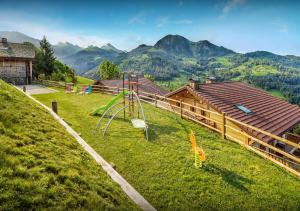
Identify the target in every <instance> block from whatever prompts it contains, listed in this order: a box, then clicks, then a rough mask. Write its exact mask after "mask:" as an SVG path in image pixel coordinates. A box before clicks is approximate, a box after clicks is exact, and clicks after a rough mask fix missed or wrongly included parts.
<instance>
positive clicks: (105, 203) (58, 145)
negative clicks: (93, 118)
mask: <svg viewBox="0 0 300 211" xmlns="http://www.w3.org/2000/svg"><path fill="white" fill-rule="evenodd" d="M42 209H52V210H70V209H89V210H91V209H98V210H104V209H116V210H119V209H128V210H131V209H136V207H135V205H133V204H132V203H131V201H130V200H129V199H128V198H127V197H126V196H125V194H124V193H123V192H122V191H121V189H120V187H119V186H118V185H116V184H115V183H114V182H112V180H111V179H110V178H109V177H108V176H107V174H106V173H105V172H104V171H103V170H102V169H101V167H100V166H99V165H98V164H97V163H96V162H95V161H94V160H93V159H92V158H91V157H90V156H89V155H88V154H87V153H86V152H85V151H84V150H83V149H82V148H81V146H80V145H79V144H78V143H77V142H76V141H75V140H74V139H73V138H72V137H71V136H70V135H69V134H68V133H67V132H66V130H65V129H64V128H63V127H62V126H61V125H60V124H59V123H57V122H56V121H55V120H54V118H53V117H52V116H51V115H50V114H49V113H48V112H47V111H46V110H45V109H43V108H41V107H40V106H38V105H36V104H35V103H33V102H32V101H31V100H29V99H28V98H27V97H25V96H24V95H23V94H22V93H20V92H19V91H17V90H16V89H14V88H13V87H11V86H9V85H7V84H5V83H4V82H3V81H1V80H0V210H42Z"/></svg>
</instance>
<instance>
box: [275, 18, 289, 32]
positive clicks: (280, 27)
mask: <svg viewBox="0 0 300 211" xmlns="http://www.w3.org/2000/svg"><path fill="white" fill-rule="evenodd" d="M272 25H273V26H274V27H275V30H276V31H278V32H280V33H282V34H288V33H289V26H288V24H286V23H285V22H283V21H282V20H277V21H275V22H273V23H272Z"/></svg>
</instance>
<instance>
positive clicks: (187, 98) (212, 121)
mask: <svg viewBox="0 0 300 211" xmlns="http://www.w3.org/2000/svg"><path fill="white" fill-rule="evenodd" d="M169 98H171V99H174V100H178V101H182V102H183V105H182V107H183V108H184V109H187V110H190V111H194V112H195V113H197V114H199V117H198V118H199V120H200V121H203V122H204V123H206V124H208V125H210V126H212V127H214V128H217V129H219V130H222V121H223V118H222V115H221V114H220V113H219V112H218V111H216V110H215V109H213V108H211V107H210V106H209V105H208V104H207V103H205V102H203V101H201V100H199V99H196V98H195V97H194V96H193V95H192V94H190V93H189V92H188V91H187V90H183V91H181V92H179V93H176V94H174V95H172V96H169ZM170 103H171V104H173V105H175V106H178V107H180V103H176V102H171V101H170ZM185 103H186V104H192V105H195V107H200V108H203V109H204V110H201V109H197V108H195V109H193V108H191V106H189V105H185ZM205 110H209V111H212V113H210V112H209V111H205ZM216 113H218V114H216ZM201 116H205V117H207V118H203V117H201ZM208 118H209V120H208ZM226 125H227V126H229V127H226V128H225V130H226V132H225V134H226V135H228V137H230V138H234V139H237V140H240V141H241V142H244V143H246V142H248V136H246V135H243V134H241V133H240V132H238V131H243V130H242V128H241V127H240V126H239V125H237V124H235V123H233V122H231V121H229V120H227V122H226Z"/></svg>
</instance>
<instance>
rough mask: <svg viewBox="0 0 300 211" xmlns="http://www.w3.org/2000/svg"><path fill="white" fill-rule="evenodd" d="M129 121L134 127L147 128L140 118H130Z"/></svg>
mask: <svg viewBox="0 0 300 211" xmlns="http://www.w3.org/2000/svg"><path fill="white" fill-rule="evenodd" d="M131 123H132V126H133V127H134V128H141V129H145V128H147V124H146V122H145V121H144V120H142V119H132V120H131Z"/></svg>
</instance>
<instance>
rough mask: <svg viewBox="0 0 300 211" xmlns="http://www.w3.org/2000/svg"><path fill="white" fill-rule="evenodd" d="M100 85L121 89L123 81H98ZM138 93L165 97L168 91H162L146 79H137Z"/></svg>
mask: <svg viewBox="0 0 300 211" xmlns="http://www.w3.org/2000/svg"><path fill="white" fill-rule="evenodd" d="M127 82H128V80H127V79H125V88H127V87H128V84H127ZM99 83H100V84H102V85H104V86H111V87H118V88H122V86H123V80H122V79H119V80H100V81H99ZM138 83H139V91H142V92H148V93H152V94H159V95H165V94H167V93H168V91H166V90H164V89H163V88H161V87H159V86H157V85H156V84H155V83H154V82H152V81H151V80H149V79H147V78H139V82H138Z"/></svg>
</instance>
